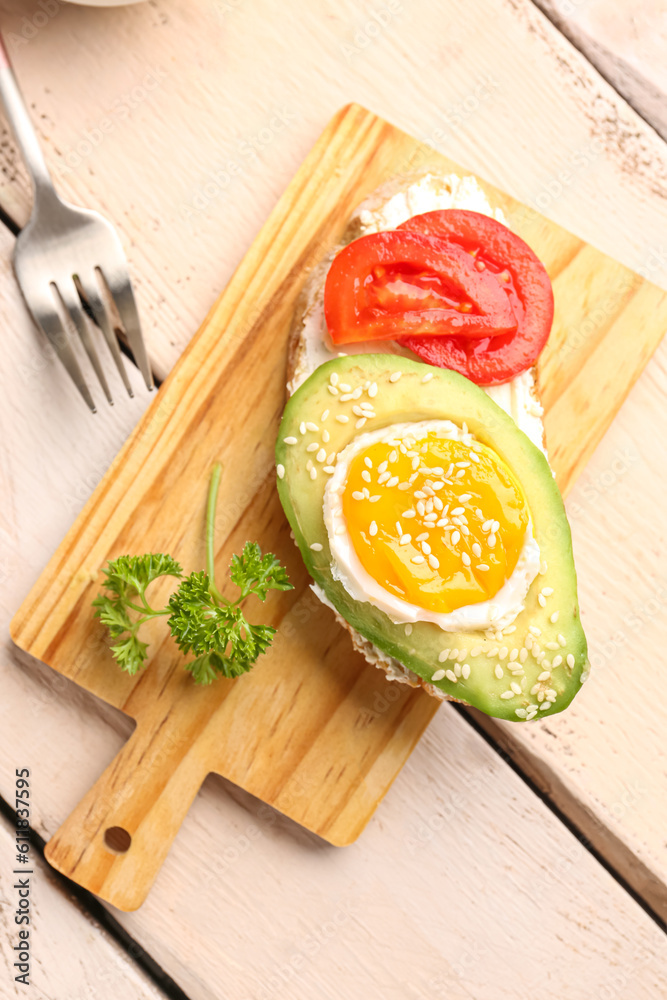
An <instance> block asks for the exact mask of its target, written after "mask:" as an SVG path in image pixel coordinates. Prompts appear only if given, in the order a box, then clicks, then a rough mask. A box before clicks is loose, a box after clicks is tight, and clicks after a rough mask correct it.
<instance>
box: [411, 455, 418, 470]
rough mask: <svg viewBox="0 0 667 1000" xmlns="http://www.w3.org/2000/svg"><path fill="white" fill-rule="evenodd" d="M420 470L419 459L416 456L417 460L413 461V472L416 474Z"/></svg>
mask: <svg viewBox="0 0 667 1000" xmlns="http://www.w3.org/2000/svg"><path fill="white" fill-rule="evenodd" d="M418 468H419V458H418V457H416V456H415V458H413V459H412V470H413V472H416V471H417V469H418Z"/></svg>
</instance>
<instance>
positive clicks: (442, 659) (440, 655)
mask: <svg viewBox="0 0 667 1000" xmlns="http://www.w3.org/2000/svg"><path fill="white" fill-rule="evenodd" d="M448 656H449V650H448V649H443V650H442V652H440V653H438V661H439V662H440V663H444V662H445V660H446V659H447V657H448ZM443 677H444V674H443Z"/></svg>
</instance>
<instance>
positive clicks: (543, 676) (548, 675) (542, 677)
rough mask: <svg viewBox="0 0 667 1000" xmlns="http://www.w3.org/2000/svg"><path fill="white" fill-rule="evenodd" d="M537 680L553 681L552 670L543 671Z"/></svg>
mask: <svg viewBox="0 0 667 1000" xmlns="http://www.w3.org/2000/svg"><path fill="white" fill-rule="evenodd" d="M537 679H538V681H548V680H551V671H550V670H543V671H542V673H541V674H540V675H539V677H538V678H537ZM531 693H532V692H531Z"/></svg>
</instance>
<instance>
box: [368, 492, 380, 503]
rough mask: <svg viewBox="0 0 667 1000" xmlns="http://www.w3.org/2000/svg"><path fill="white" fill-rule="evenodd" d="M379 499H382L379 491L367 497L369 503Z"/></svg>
mask: <svg viewBox="0 0 667 1000" xmlns="http://www.w3.org/2000/svg"><path fill="white" fill-rule="evenodd" d="M381 499H382V494H380V493H374V494H373V496H372V497H369V498H368V500H369V503H377V502H378V500H381Z"/></svg>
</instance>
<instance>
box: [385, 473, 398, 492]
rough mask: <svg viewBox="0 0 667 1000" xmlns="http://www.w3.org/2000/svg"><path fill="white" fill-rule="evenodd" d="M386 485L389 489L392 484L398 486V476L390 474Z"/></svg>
mask: <svg viewBox="0 0 667 1000" xmlns="http://www.w3.org/2000/svg"><path fill="white" fill-rule="evenodd" d="M387 486H388V487H389V489H391V488H392V487H393V486H398V476H392V477H391V479H390V480H389V482H388V483H387Z"/></svg>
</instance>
